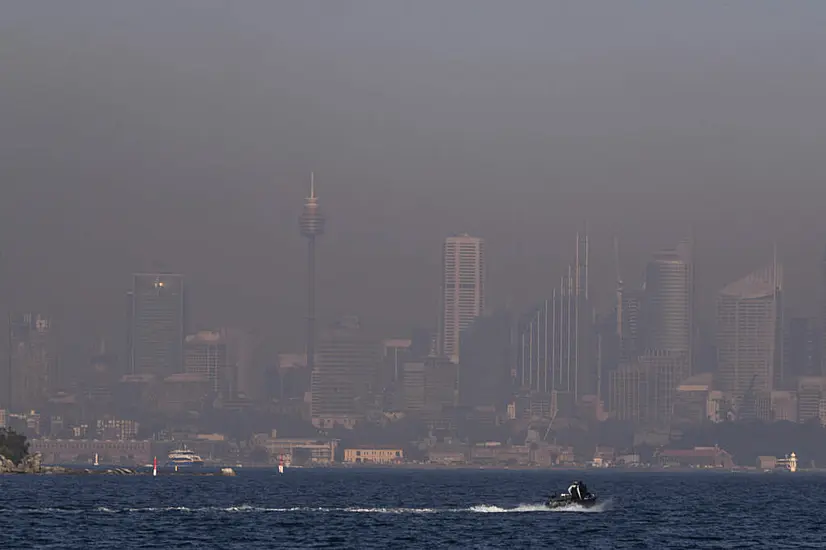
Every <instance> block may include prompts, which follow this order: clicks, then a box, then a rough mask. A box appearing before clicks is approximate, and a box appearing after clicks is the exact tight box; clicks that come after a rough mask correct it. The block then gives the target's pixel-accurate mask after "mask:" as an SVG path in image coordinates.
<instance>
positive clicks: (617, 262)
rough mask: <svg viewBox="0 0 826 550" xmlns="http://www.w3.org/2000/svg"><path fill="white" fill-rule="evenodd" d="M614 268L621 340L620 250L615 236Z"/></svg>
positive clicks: (621, 287)
mask: <svg viewBox="0 0 826 550" xmlns="http://www.w3.org/2000/svg"><path fill="white" fill-rule="evenodd" d="M614 266H615V268H616V274H617V281H616V283H617V289H616V291H617V336H618V337H619V338H620V339H622V317H623V311H622V291H623V286H622V275H621V274H620V250H619V238H618V237H617V236H616V235H615V236H614Z"/></svg>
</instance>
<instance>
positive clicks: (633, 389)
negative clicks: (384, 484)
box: [0, 0, 826, 465]
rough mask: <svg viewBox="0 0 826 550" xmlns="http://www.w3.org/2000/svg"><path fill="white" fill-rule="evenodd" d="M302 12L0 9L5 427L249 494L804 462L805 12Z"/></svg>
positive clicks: (824, 392) (816, 164)
mask: <svg viewBox="0 0 826 550" xmlns="http://www.w3.org/2000/svg"><path fill="white" fill-rule="evenodd" d="M311 4H312V3H307V2H292V3H291V2H285V3H262V4H259V5H255V6H246V5H245V6H243V7H239V6H238V5H236V4H234V3H233V4H232V5H226V6H221V7H220V8H219V7H218V4H217V3H216V4H215V5H205V6H202V7H200V8H199V10H197V14H196V12H195V11H191V10H188V9H181V10H166V11H165V12H164V13H163V14H162V16H159V15H161V14H160V12H157V11H156V10H153V9H151V8H145V7H143V6H141V7H139V8H137V7H135V5H133V3H126V4H124V5H117V6H112V5H100V6H98V7H96V8H95V9H90V7H89V6H87V5H86V4H85V2H84V1H83V0H82V1H81V2H80V4H79V5H77V6H75V5H74V4H73V5H72V6H69V7H67V6H66V5H64V4H62V3H61V4H60V5H56V6H52V7H50V9H49V10H44V9H43V8H42V7H38V6H36V5H34V4H33V3H31V2H19V1H12V3H11V4H10V6H9V8H8V9H7V10H6V11H5V12H4V18H3V23H4V24H6V25H7V26H8V28H9V29H10V30H11V31H12V32H4V33H0V50H2V51H4V52H6V51H8V52H10V56H11V59H12V61H13V62H12V63H10V64H9V66H8V71H7V73H8V74H7V75H6V76H7V80H8V82H9V84H8V86H5V87H4V101H2V102H0V112H1V113H0V114H2V115H3V120H4V129H3V131H0V152H2V160H1V161H0V181H2V182H4V185H3V190H2V191H3V192H2V200H0V253H2V266H0V311H2V313H3V314H4V315H3V316H2V317H3V321H2V322H0V324H2V323H7V326H4V327H3V328H7V329H8V331H7V333H6V338H5V339H0V340H2V341H0V348H6V349H3V351H4V352H5V359H6V363H7V364H6V372H5V376H2V377H0V396H2V400H3V403H2V404H0V426H10V427H13V428H14V429H15V430H20V431H23V432H25V433H26V435H27V436H29V437H32V438H33V439H35V440H36V441H37V447H35V448H38V449H44V450H46V452H48V453H50V455H51V456H52V457H53V459H54V460H57V459H59V458H60V454H61V452H62V449H64V448H65V449H69V448H71V449H72V453H74V455H73V457H72V458H73V459H75V460H79V461H80V462H84V461H86V462H88V461H89V460H91V458H90V457H83V456H82V455H83V454H84V453H87V454H88V451H89V450H90V449H93V448H94V449H95V451H94V452H95V453H97V452H99V451H101V450H104V451H105V452H109V449H118V452H120V453H123V454H122V455H120V456H118V457H116V460H118V461H123V462H128V461H133V460H138V459H137V458H136V455H135V454H134V453H136V452H138V453H141V454H143V453H148V452H150V451H152V452H154V451H155V449H156V448H162V447H163V446H164V445H166V444H170V445H171V444H172V442H174V443H175V444H177V443H179V442H180V443H184V442H186V444H187V445H188V444H189V443H193V444H194V445H197V446H198V447H199V448H198V451H197V452H199V453H202V456H203V457H206V456H210V457H213V456H220V457H221V460H228V461H229V460H232V461H235V460H238V461H241V463H242V464H244V465H246V464H247V463H248V462H250V461H251V462H258V461H259V460H261V461H264V460H274V457H275V455H276V454H282V453H283V454H284V455H286V456H288V457H289V459H288V460H292V459H293V458H296V459H297V460H299V461H301V462H303V463H305V464H307V463H312V462H314V461H320V462H324V463H328V462H330V461H335V460H336V458H335V455H336V454H341V453H339V452H338V451H337V450H336V447H337V445H338V442H345V441H346V442H348V443H347V444H348V445H349V444H352V445H353V447H352V448H351V447H347V448H348V449H350V450H353V449H355V448H356V446H358V445H362V444H375V445H376V446H377V447H380V446H381V445H384V444H387V445H394V446H398V445H404V446H405V448H404V449H403V451H404V452H403V453H402V450H401V449H399V451H398V454H395V453H396V451H393V452H392V453H391V454H387V455H384V454H383V453H382V452H379V451H380V448H375V449H373V451H376V452H371V454H370V456H386V457H387V458H390V459H391V460H395V459H396V458H398V459H401V458H402V454H404V456H405V457H406V458H407V457H410V459H411V460H420V459H421V460H425V458H424V457H425V456H428V457H431V456H440V455H441V456H442V457H446V456H447V457H453V458H450V460H454V459H456V460H459V461H461V458H458V459H457V458H456V457H457V456H460V457H461V456H465V457H466V458H467V459H468V460H469V461H471V462H474V463H478V464H485V463H505V464H509V463H512V462H513V463H518V464H520V465H523V464H524V465H536V464H542V465H551V464H573V463H577V464H583V463H586V462H594V463H599V464H604V463H606V462H610V461H612V460H613V459H614V458H616V459H617V460H619V456H623V455H634V454H637V453H638V452H640V448H645V447H650V448H652V449H653V448H658V449H659V448H664V447H668V446H671V447H672V449H673V448H674V447H677V446H681V445H686V446H688V444H689V441H691V442H693V443H694V444H695V445H698V446H701V445H716V444H717V443H718V436H720V435H721V434H722V437H723V438H724V439H725V440H726V441H724V443H725V444H727V442H731V441H736V440H737V438H738V437H739V436H740V434H741V433H747V432H748V431H750V430H754V433H756V434H759V433H768V434H773V435H772V436H770V437H768V438H767V439H770V438H771V437H774V439H775V440H776V441H781V440H783V438H784V437H785V436H784V435H783V433H781V432H783V431H784V430H785V431H788V432H790V433H791V432H794V433H795V434H797V435H796V436H795V437H797V438H801V440H805V441H807V442H808V440H809V439H814V434H815V433H817V434H821V433H823V430H826V216H825V215H824V212H826V210H824V208H826V207H824V205H826V185H824V183H823V182H824V178H826V176H824V174H826V166H824V163H823V155H822V146H821V145H822V144H821V141H822V136H823V135H826V132H824V129H826V115H824V111H823V109H822V108H821V105H820V98H822V97H824V95H826V56H823V55H818V54H819V52H821V51H826V38H824V33H823V32H822V26H823V25H822V24H821V23H822V22H823V21H824V20H826V19H824V18H826V7H822V6H820V5H812V6H810V7H807V8H806V9H802V8H801V9H800V10H776V9H773V8H772V9H766V7H765V6H752V7H750V8H749V9H746V10H739V9H732V8H730V7H728V6H726V7H718V8H716V11H714V12H713V13H712V12H710V11H709V10H708V9H707V8H699V7H698V5H697V4H694V3H686V4H685V5H683V4H680V5H679V6H677V5H673V6H672V5H668V6H665V5H660V4H657V5H656V6H649V7H646V9H634V8H633V7H628V6H625V5H622V6H618V5H615V4H613V3H608V4H606V5H605V6H604V7H602V8H600V9H599V10H598V11H597V10H595V9H594V8H593V7H592V6H586V5H584V4H582V3H573V4H571V5H570V6H566V7H565V9H562V10H561V9H559V7H558V6H555V5H553V4H549V3H536V5H535V6H532V7H531V8H530V9H529V10H528V11H525V10H514V9H513V7H512V6H510V5H508V6H505V5H504V4H497V3H495V2H492V3H482V4H479V5H475V4H474V6H473V8H472V9H470V10H468V9H467V7H465V6H457V5H456V4H454V3H443V5H440V7H439V9H438V16H434V14H435V12H434V10H433V9H432V8H427V7H423V5H422V4H421V3H411V4H410V5H409V6H406V7H404V8H400V7H398V6H395V5H393V4H392V3H377V4H376V5H374V6H372V7H371V8H370V9H369V10H367V9H365V10H362V9H361V8H359V7H358V6H356V5H353V6H351V7H348V8H347V9H341V8H330V7H329V6H326V5H324V6H322V5H321V4H318V5H311ZM469 5H470V4H468V6H469ZM124 22H128V24H124ZM310 30H312V32H309V31H310ZM308 36H312V37H313V39H312V40H308V39H307V37H308ZM423 37H426V38H427V39H426V40H424V39H423ZM698 37H699V38H698ZM818 44H821V46H818ZM813 52H814V53H813ZM315 174H319V178H318V180H316V178H315ZM620 243H622V248H621V249H620ZM779 422H788V423H792V425H779V424H778V423H779ZM731 424H735V426H734V427H732V426H731ZM818 425H819V426H818ZM761 430H763V432H761ZM810 430H812V431H810ZM816 430H821V431H820V432H817V431H816ZM775 432H776V433H775ZM806 434H808V435H806ZM753 439H755V440H760V439H762V436H761V435H755V436H753ZM95 440H106V441H107V443H106V444H105V446H104V447H99V446H97V445H98V444H97V443H81V442H93V441H95ZM63 442H69V443H67V444H65V445H64V443H63ZM139 442H145V444H144V443H140V444H139ZM149 442H151V443H149ZM110 443H111V446H109V445H110ZM758 443H762V442H761V441H758ZM604 447H616V449H615V450H617V451H618V452H617V453H612V452H608V451H604V449H603V448H604ZM459 448H462V449H464V450H463V451H461V452H459V451H457V449H459ZM299 449H300V450H299ZM801 450H802V449H801ZM112 452H114V451H112ZM766 452H768V453H773V452H775V450H774V449H767V450H766ZM818 452H819V453H821V455H822V456H826V454H823V453H826V447H823V449H821V450H820V451H817V452H815V451H814V450H813V449H809V450H807V451H806V452H805V453H804V452H802V453H801V461H803V460H809V459H810V458H811V457H812V456H815V455H818ZM356 453H358V451H356ZM456 453H458V455H457V454H456ZM620 453H621V454H620ZM760 453H762V450H761V451H758V454H757V456H763V455H762V454H760ZM345 454H346V453H345ZM350 456H351V457H352V456H353V455H352V453H350ZM355 456H359V455H358V454H356V455H355ZM804 456H805V458H804ZM414 457H415V458H414ZM362 458H363V457H362ZM338 459H339V460H341V457H339V458H338ZM818 459H820V456H818ZM279 460H280V459H279ZM285 460H287V459H285ZM636 462H637V463H638V462H640V461H639V460H636ZM231 463H232V464H236V463H238V462H231Z"/></svg>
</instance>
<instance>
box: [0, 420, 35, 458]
mask: <svg viewBox="0 0 826 550" xmlns="http://www.w3.org/2000/svg"><path fill="white" fill-rule="evenodd" d="M28 454H29V444H28V443H27V442H26V436H25V435H23V434H19V433H17V432H15V431H14V430H12V429H11V428H8V429H6V428H0V455H2V456H4V457H6V458H8V459H9V460H11V461H12V462H14V463H15V464H19V463H20V461H21V460H23V459H24V458H26V456H27V455H28Z"/></svg>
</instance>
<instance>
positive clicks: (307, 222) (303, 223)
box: [298, 174, 325, 372]
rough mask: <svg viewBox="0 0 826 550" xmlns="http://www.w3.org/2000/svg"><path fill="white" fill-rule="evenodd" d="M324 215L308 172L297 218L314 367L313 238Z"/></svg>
mask: <svg viewBox="0 0 826 550" xmlns="http://www.w3.org/2000/svg"><path fill="white" fill-rule="evenodd" d="M324 221H325V220H324V216H323V215H322V214H321V212H320V211H319V209H318V198H316V196H315V184H314V181H313V175H312V174H310V196H309V197H307V198H306V200H305V201H304V212H302V213H301V217H299V219H298V227H299V228H300V229H301V234H302V235H303V236H305V237H307V366H308V367H309V368H310V371H311V372H312V370H313V368H314V367H315V239H316V237H318V236H319V235H321V234H322V233H324Z"/></svg>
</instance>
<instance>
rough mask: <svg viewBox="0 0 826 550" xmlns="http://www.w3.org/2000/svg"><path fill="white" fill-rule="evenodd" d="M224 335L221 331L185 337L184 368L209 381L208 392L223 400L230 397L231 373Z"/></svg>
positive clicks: (202, 332)
mask: <svg viewBox="0 0 826 550" xmlns="http://www.w3.org/2000/svg"><path fill="white" fill-rule="evenodd" d="M226 340H227V339H226V334H225V333H224V332H223V331H221V332H218V331H201V332H198V333H197V334H190V335H189V336H187V337H186V340H185V344H184V368H185V369H186V372H188V373H192V374H200V375H201V376H203V377H204V378H206V379H207V380H209V386H210V390H212V392H213V393H214V394H216V395H219V394H220V395H221V396H222V397H224V398H229V397H231V396H230V395H229V393H230V392H229V390H230V389H231V386H232V384H231V382H232V373H231V372H230V368H229V363H228V360H227V341H226Z"/></svg>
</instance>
